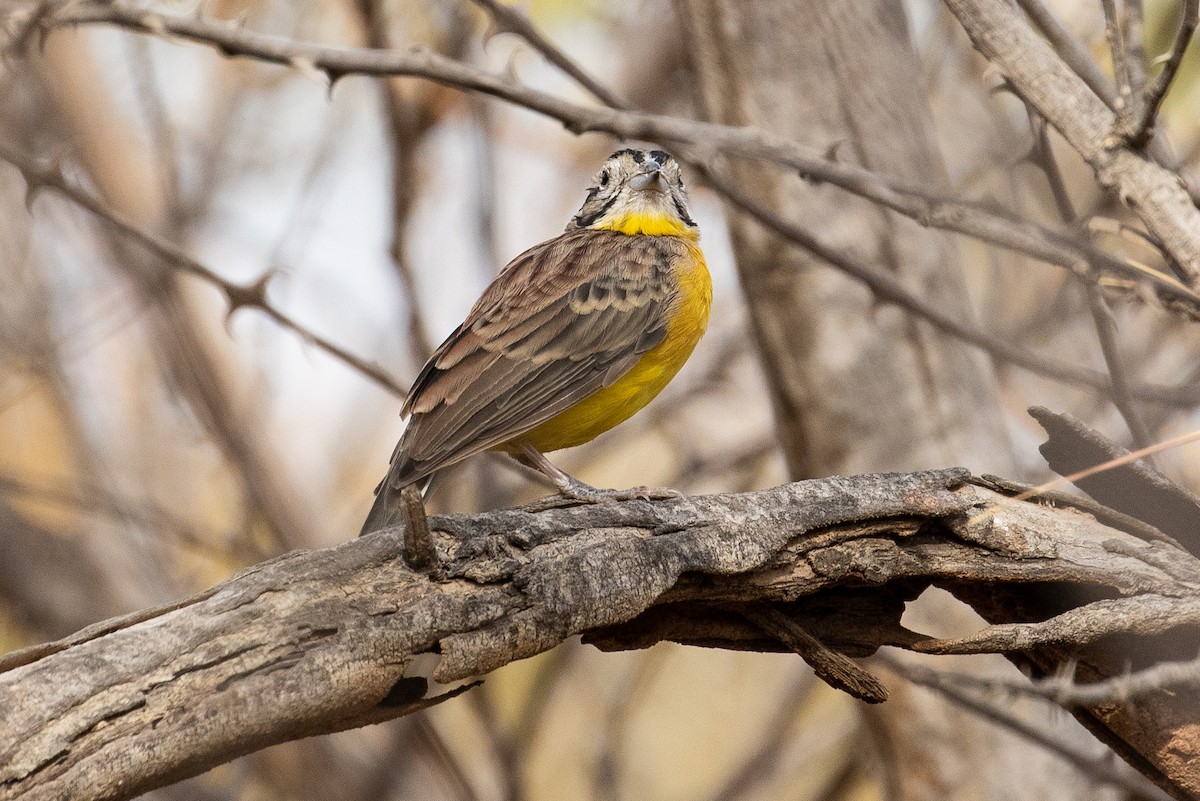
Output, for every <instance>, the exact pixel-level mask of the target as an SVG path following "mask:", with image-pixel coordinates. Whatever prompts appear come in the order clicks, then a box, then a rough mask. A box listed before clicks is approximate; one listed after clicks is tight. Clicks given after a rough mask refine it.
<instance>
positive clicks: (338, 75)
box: [325, 67, 353, 100]
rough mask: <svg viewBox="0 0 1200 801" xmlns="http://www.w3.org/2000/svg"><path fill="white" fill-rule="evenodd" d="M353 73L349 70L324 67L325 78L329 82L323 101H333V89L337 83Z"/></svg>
mask: <svg viewBox="0 0 1200 801" xmlns="http://www.w3.org/2000/svg"><path fill="white" fill-rule="evenodd" d="M352 74H353V73H352V72H350V71H349V70H338V69H334V68H333V67H325V78H326V80H327V81H328V82H329V88H328V89H327V90H326V91H325V99H326V100H333V87H335V86H337V83H338V81H340V80H342V79H343V78H345V77H346V76H348V75H352Z"/></svg>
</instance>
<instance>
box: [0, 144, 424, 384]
mask: <svg viewBox="0 0 1200 801" xmlns="http://www.w3.org/2000/svg"><path fill="white" fill-rule="evenodd" d="M0 159H3V160H4V161H7V162H8V163H10V164H12V165H13V166H14V167H16V168H17V169H18V170H20V171H21V173H22V175H24V177H25V182H26V184H27V186H28V190H27V196H28V197H29V199H30V200H32V199H33V197H34V196H35V195H36V194H37V193H38V192H39V191H42V190H44V189H53V190H54V191H56V192H58V193H59V194H61V195H63V196H64V197H66V198H67V199H69V200H70V201H71V202H73V203H75V204H76V205H78V206H81V207H83V208H85V209H87V210H88V211H89V212H91V213H92V214H94V215H95V216H97V217H98V218H100V219H101V220H103V221H104V222H106V223H108V224H109V225H111V226H113V227H114V228H116V229H117V230H119V231H120V232H121V233H122V234H124V235H125V236H127V237H128V238H130V239H131V240H133V241H135V242H137V243H138V244H140V245H141V246H143V247H145V248H146V249H147V250H149V251H150V252H152V253H154V254H155V255H156V256H158V257H159V258H161V259H163V261H165V262H166V263H167V265H168V266H169V267H170V268H171V269H176V270H179V271H181V272H185V273H189V274H191V275H194V276H196V277H198V278H200V279H202V280H204V281H206V282H208V283H209V284H212V285H213V286H215V287H216V288H217V289H219V290H221V292H222V293H223V294H224V295H225V299H226V302H227V303H228V304H229V309H228V311H227V312H226V315H227V317H229V316H232V315H233V314H234V312H236V311H238V309H242V308H256V309H259V310H260V311H262V312H263V313H264V314H266V315H267V316H268V317H270V318H271V319H272V320H274V321H275V322H276V323H278V324H279V325H280V326H282V327H283V328H286V329H287V330H289V331H291V332H292V333H294V334H296V335H298V336H299V337H301V338H302V339H304V340H305V341H306V342H309V343H311V344H313V345H315V346H317V347H318V348H320V349H321V350H323V351H325V352H326V353H328V354H330V355H331V356H333V357H334V358H336V359H338V360H340V361H342V362H343V363H345V364H347V365H349V366H350V367H352V368H354V369H355V370H357V371H359V372H360V373H362V374H363V375H365V376H367V377H368V378H371V379H372V380H374V381H375V382H376V383H377V384H379V385H380V386H382V387H384V388H385V389H388V390H390V391H392V392H393V393H395V394H396V395H398V396H400V397H403V396H404V394H405V391H404V389H403V388H401V386H400V385H399V384H398V383H397V382H396V381H395V379H393V378H392V377H391V376H389V375H387V374H386V373H385V372H383V371H382V370H381V369H379V368H378V367H376V366H375V365H373V364H370V363H368V362H366V361H364V360H362V359H360V358H359V357H357V356H355V355H354V354H352V353H350V352H349V351H347V350H345V349H344V348H341V347H340V346H338V345H335V344H333V343H332V342H330V341H328V340H327V339H325V338H324V337H322V336H320V335H319V334H316V333H314V332H312V331H310V330H308V329H307V328H305V327H304V326H302V325H300V323H297V322H296V321H295V320H293V319H292V318H291V317H289V316H288V315H286V314H285V313H283V312H282V311H280V310H279V309H277V308H275V306H273V305H272V304H271V302H270V301H269V300H267V296H266V291H267V284H268V283H269V281H270V279H271V276H272V272H270V271H268V272H267V273H264V274H263V275H262V276H261V277H260V278H259V279H257V280H256V281H254V282H252V283H250V284H235V283H233V282H232V281H229V280H227V279H225V278H223V277H221V276H220V275H218V274H217V273H215V272H214V271H213V270H211V269H209V268H208V267H206V266H205V265H204V264H202V263H200V262H199V261H197V260H196V259H194V258H193V257H192V256H190V255H188V254H187V253H186V252H184V251H183V250H182V249H180V248H179V247H178V246H176V245H174V244H172V243H170V242H168V241H166V240H165V239H163V238H162V237H160V236H158V235H157V234H154V233H151V232H150V231H146V230H144V229H142V228H139V227H138V226H136V225H134V224H133V223H131V222H129V221H128V220H126V219H125V217H124V216H123V215H122V214H121V213H120V212H118V211H117V210H115V209H113V208H111V207H109V206H108V205H107V204H105V203H104V202H103V201H102V200H100V199H99V198H97V197H96V196H95V195H93V194H91V193H90V192H87V191H85V190H83V189H80V188H78V187H76V186H74V185H72V184H71V182H70V181H68V180H67V179H66V177H65V176H64V175H63V173H62V170H61V169H60V168H59V167H58V166H57V165H51V166H44V165H39V164H38V163H37V162H36V161H35V160H34V159H33V158H31V157H29V156H27V155H25V154H23V153H20V152H19V151H16V150H14V149H12V148H10V147H9V146H8V145H5V144H3V143H0Z"/></svg>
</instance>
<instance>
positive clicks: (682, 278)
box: [521, 231, 712, 452]
mask: <svg viewBox="0 0 1200 801" xmlns="http://www.w3.org/2000/svg"><path fill="white" fill-rule="evenodd" d="M672 233H684V234H685V235H684V236H682V237H680V238H681V239H683V240H684V241H685V242H686V244H687V247H686V255H685V256H684V257H682V258H680V259H678V261H677V263H676V264H675V265H674V269H675V278H676V280H677V281H678V282H679V293H678V295H677V297H676V301H675V303H674V304H673V306H672V308H671V309H670V311H669V314H670V317H669V319H668V323H667V336H666V338H665V339H663V341H662V342H660V343H659V344H658V345H656V346H655V347H654V348H652V349H651V350H649V351H647V352H646V353H645V355H643V356H642V358H641V359H639V360H638V362H637V363H636V364H635V365H634V366H633V367H632V368H630V370H629V372H627V373H625V375H623V376H621V378H619V379H617V381H616V382H614V383H613V384H612V385H610V386H608V387H605V388H604V389H602V390H600V391H598V392H596V393H594V394H592V395H589V396H588V397H587V398H585V399H583V400H582V401H580V402H579V403H577V404H575V405H574V406H572V407H571V408H570V409H567V410H566V411H565V412H562V413H561V414H559V415H557V416H556V417H552V418H551V419H549V420H547V421H546V422H544V423H542V424H541V425H539V426H538V427H537V428H534V429H533V430H531V431H529V432H528V433H526V434H525V435H524V436H523V437H522V438H521V439H523V440H525V441H527V442H528V443H529V444H530V445H532V446H533V447H535V448H537V449H538V450H539V451H542V452H546V451H554V450H558V449H560V448H573V447H575V446H576V445H582V444H583V443H585V442H590V441H591V440H593V439H595V438H596V437H597V436H599V435H600V434H602V433H604V432H605V431H607V430H608V429H610V428H612V427H613V426H615V425H618V424H619V423H622V422H624V421H625V420H627V419H629V418H630V417H631V416H632V415H633V414H634V413H635V412H637V411H638V410H639V409H641V408H642V407H643V406H645V405H646V404H647V403H649V402H650V401H651V400H653V398H654V396H656V395H657V394H658V393H659V392H661V391H662V389H663V387H665V386H666V385H667V384H668V383H670V381H671V379H672V378H674V377H675V374H676V373H678V372H679V369H680V368H681V367H683V364H684V362H686V361H687V360H688V357H689V356H691V355H692V350H693V349H694V348H695V347H696V343H697V342H699V341H700V337H701V336H702V335H703V334H704V329H705V328H706V327H707V326H708V313H709V309H710V308H711V307H712V280H711V279H710V277H709V274H708V266H707V265H706V264H705V263H704V254H702V253H701V252H700V247H699V245H698V244H697V241H696V239H697V238H696V235H695V234H694V233H692V232H691V231H678V232H675V231H673V232H672Z"/></svg>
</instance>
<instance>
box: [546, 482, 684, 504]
mask: <svg viewBox="0 0 1200 801" xmlns="http://www.w3.org/2000/svg"><path fill="white" fill-rule="evenodd" d="M682 496H683V493H681V492H680V491H679V490H674V489H670V488H668V487H630V488H629V489H602V488H600V487H593V486H592V485H591V484H585V483H584V482H582V481H580V480H578V479H574V478H572V479H571V480H570V481H564V482H563V483H561V484H559V486H558V493H557V494H556V495H550V496H547V497H545V498H542V499H541V500H538V501H534V502H533V503H532V504H530V505H529V506H527V507H525V508H526V509H529V510H531V511H542V510H545V509H558V508H561V507H564V506H578V505H582V504H591V503H609V502H616V501H657V500H665V499H667V498H680V497H682Z"/></svg>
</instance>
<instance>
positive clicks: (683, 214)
mask: <svg viewBox="0 0 1200 801" xmlns="http://www.w3.org/2000/svg"><path fill="white" fill-rule="evenodd" d="M672 199H673V200H674V201H675V211H677V212H679V219H681V220H683V222H684V224H685V225H687V227H688V228H695V227H696V221H695V220H693V219H692V217H691V215H689V214H688V213H687V209H686V208H685V207H684V205H683V201H682V200H680V199H679V198H677V197H676V198H672Z"/></svg>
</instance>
